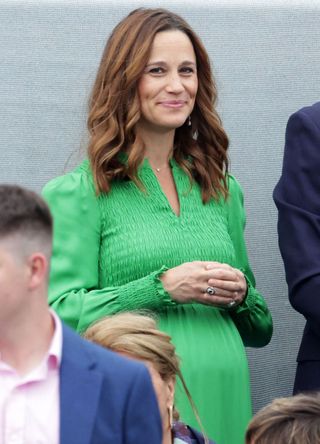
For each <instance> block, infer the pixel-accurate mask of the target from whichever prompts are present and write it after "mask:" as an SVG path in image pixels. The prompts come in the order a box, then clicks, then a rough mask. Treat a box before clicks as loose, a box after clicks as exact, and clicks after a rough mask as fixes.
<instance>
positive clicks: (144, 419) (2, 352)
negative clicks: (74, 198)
mask: <svg viewBox="0 0 320 444" xmlns="http://www.w3.org/2000/svg"><path fill="white" fill-rule="evenodd" d="M0 215H1V217H0V444H9V443H13V442H15V443H18V442H19V443H24V444H29V443H39V444H102V443H103V444H128V443H130V444H137V443H139V444H140V443H145V444H150V443H157V444H161V439H162V432H161V423H160V416H159V409H158V405H157V400H156V397H155V394H154V390H153V387H152V383H151V380H150V376H149V374H148V371H147V369H146V368H145V367H144V366H143V365H142V364H141V363H138V362H134V361H132V360H128V359H125V358H124V357H121V356H119V355H117V354H116V353H112V352H110V351H107V350H105V349H103V348H102V347H98V346H97V345H95V344H92V343H89V342H88V341H85V340H84V339H82V338H81V337H80V336H79V335H77V334H76V333H74V332H73V331H72V330H71V329H70V328H68V327H66V326H64V325H63V324H62V323H61V321H60V320H59V318H58V316H57V315H56V314H55V313H54V312H53V311H51V310H49V308H48V301H47V286H48V275H49V264H50V256H51V243H52V219H51V215H50V211H49V209H48V207H47V205H46V203H45V202H44V201H43V200H42V199H41V197H39V196H38V195H37V194H35V193H33V192H32V191H28V190H25V189H23V188H21V187H18V186H14V185H0ZM146 436H148V439H147V438H146Z"/></svg>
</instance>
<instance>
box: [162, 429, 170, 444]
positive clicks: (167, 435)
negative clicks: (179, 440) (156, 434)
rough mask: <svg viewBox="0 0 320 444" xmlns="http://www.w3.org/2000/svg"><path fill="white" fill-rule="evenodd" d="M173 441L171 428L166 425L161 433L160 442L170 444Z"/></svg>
mask: <svg viewBox="0 0 320 444" xmlns="http://www.w3.org/2000/svg"><path fill="white" fill-rule="evenodd" d="M172 443H173V437H172V432H171V429H170V428H168V427H166V430H164V431H163V433H162V444H172Z"/></svg>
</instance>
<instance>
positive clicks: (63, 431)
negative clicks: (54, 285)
mask: <svg viewBox="0 0 320 444" xmlns="http://www.w3.org/2000/svg"><path fill="white" fill-rule="evenodd" d="M95 367H96V364H95V361H94V358H93V357H92V356H91V355H90V354H89V352H88V351H87V350H86V347H85V346H84V344H83V339H81V338H80V337H79V336H78V335H77V334H76V333H74V332H73V331H71V330H70V329H69V328H68V327H66V326H64V327H63V348H62V361H61V368H60V444H89V443H90V442H91V436H92V432H93V427H94V423H95V417H96V411H97V408H98V401H99V395H100V390H101V385H102V375H101V373H99V372H98V371H97V370H96V369H95Z"/></svg>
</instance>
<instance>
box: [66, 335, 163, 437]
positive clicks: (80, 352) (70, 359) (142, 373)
mask: <svg viewBox="0 0 320 444" xmlns="http://www.w3.org/2000/svg"><path fill="white" fill-rule="evenodd" d="M161 441H162V426H161V421H160V415H159V411H158V405H157V400H156V398H155V394H154V391H153V388H152V383H151V380H150V376H149V374H148V371H147V369H146V368H145V367H144V366H143V365H142V364H140V363H138V362H135V361H133V360H128V359H125V358H123V357H121V356H118V355H117V354H115V353H112V352H110V351H108V350H106V349H103V348H101V347H98V346H97V345H95V344H91V343H90V342H87V341H85V340H84V339H82V338H80V336H78V335H77V334H76V333H74V332H73V331H72V330H70V329H69V328H68V327H66V326H63V349H62V361H61V368H60V444H138V443H139V444H144V443H145V444H161Z"/></svg>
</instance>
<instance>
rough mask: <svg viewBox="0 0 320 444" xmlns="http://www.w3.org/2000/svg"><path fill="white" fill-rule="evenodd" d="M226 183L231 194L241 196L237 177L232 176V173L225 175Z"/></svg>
mask: <svg viewBox="0 0 320 444" xmlns="http://www.w3.org/2000/svg"><path fill="white" fill-rule="evenodd" d="M227 185H228V192H229V194H230V195H231V196H234V195H241V196H242V194H243V193H242V187H241V185H240V183H239V181H238V179H236V178H235V176H233V174H228V176H227Z"/></svg>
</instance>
